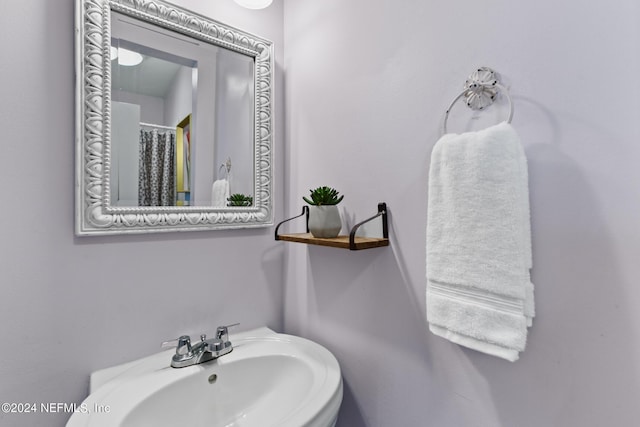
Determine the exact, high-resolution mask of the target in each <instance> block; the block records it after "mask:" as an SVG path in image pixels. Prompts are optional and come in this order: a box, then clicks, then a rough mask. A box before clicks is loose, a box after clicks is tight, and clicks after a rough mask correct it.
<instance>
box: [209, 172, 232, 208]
mask: <svg viewBox="0 0 640 427" xmlns="http://www.w3.org/2000/svg"><path fill="white" fill-rule="evenodd" d="M228 197H229V181H227V180H226V179H218V180H216V181H214V182H213V185H212V186H211V205H212V206H213V207H214V208H220V207H225V206H227V198H228Z"/></svg>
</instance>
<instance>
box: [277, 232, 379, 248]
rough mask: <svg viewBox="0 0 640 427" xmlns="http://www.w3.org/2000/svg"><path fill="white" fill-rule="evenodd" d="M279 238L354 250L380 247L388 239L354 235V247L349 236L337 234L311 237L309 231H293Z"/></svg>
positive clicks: (280, 235)
mask: <svg viewBox="0 0 640 427" xmlns="http://www.w3.org/2000/svg"><path fill="white" fill-rule="evenodd" d="M278 237H279V240H284V241H286V242H297V243H306V244H308V245H318V246H329V247H332V248H342V249H351V250H354V251H357V250H360V249H371V248H380V247H383V246H389V239H385V238H378V237H356V238H355V240H354V246H355V247H354V248H352V247H351V244H350V242H349V236H346V235H345V236H338V237H333V238H321V237H313V235H312V234H311V233H295V234H279V235H278Z"/></svg>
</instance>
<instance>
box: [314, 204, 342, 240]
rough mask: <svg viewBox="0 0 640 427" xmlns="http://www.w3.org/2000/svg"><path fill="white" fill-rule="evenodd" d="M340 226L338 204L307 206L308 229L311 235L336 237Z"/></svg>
mask: <svg viewBox="0 0 640 427" xmlns="http://www.w3.org/2000/svg"><path fill="white" fill-rule="evenodd" d="M341 228H342V221H341V220H340V212H339V211H338V206H336V205H328V206H309V231H310V232H311V234H313V237H325V238H330V237H336V236H337V235H338V233H340V229H341Z"/></svg>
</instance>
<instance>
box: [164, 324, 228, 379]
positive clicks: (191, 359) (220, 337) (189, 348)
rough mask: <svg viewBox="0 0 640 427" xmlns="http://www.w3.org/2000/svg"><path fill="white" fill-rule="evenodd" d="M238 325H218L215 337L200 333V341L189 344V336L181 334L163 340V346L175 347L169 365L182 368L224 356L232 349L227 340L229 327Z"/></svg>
mask: <svg viewBox="0 0 640 427" xmlns="http://www.w3.org/2000/svg"><path fill="white" fill-rule="evenodd" d="M236 325H239V323H234V324H233V325H227V326H219V327H218V329H217V330H216V337H215V338H212V339H207V336H206V335H204V334H202V335H200V342H199V343H196V344H194V345H191V337H189V335H182V336H181V337H180V338H178V339H177V340H172V341H165V342H163V343H162V347H163V348H167V347H175V348H176V354H174V355H173V357H172V358H171V366H172V367H174V368H184V367H186V366H191V365H198V364H200V363H204V362H208V361H210V360H213V359H217V358H218V357H220V356H224V355H225V354H227V353H230V352H231V350H233V345H232V344H231V341H229V330H228V329H229V328H230V327H232V326H236Z"/></svg>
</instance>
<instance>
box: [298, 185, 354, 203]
mask: <svg viewBox="0 0 640 427" xmlns="http://www.w3.org/2000/svg"><path fill="white" fill-rule="evenodd" d="M309 191H310V192H311V200H309V199H308V198H306V197H304V196H303V197H302V199H303V200H304V201H305V202H307V203H309V204H310V205H314V206H322V205H337V204H338V203H340V202H341V201H342V199H343V198H344V196H339V194H340V193H339V192H338V191H336V190H335V189H334V188H331V187H326V186H324V187H318V188H316V189H315V190H309Z"/></svg>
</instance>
